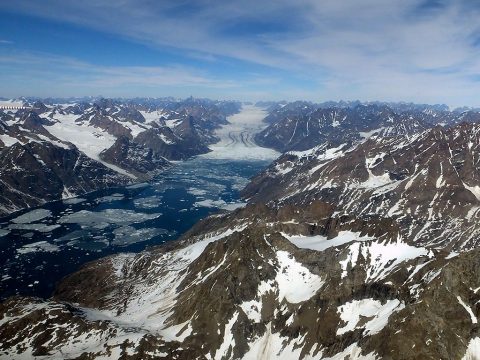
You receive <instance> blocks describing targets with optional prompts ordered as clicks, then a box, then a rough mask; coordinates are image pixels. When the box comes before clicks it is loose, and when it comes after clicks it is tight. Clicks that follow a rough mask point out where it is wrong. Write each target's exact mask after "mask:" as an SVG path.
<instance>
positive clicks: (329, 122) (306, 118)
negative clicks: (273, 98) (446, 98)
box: [255, 101, 480, 152]
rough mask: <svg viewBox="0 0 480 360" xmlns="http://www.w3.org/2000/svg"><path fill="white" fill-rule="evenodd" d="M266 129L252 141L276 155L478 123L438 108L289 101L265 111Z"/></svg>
mask: <svg viewBox="0 0 480 360" xmlns="http://www.w3.org/2000/svg"><path fill="white" fill-rule="evenodd" d="M266 121H267V122H269V123H270V124H271V125H270V126H269V127H268V128H266V129H265V130H264V131H262V132H261V133H259V134H258V135H257V136H256V139H255V140H256V141H257V143H258V144H260V145H263V146H265V147H271V148H274V149H276V150H278V151H281V152H285V151H291V150H297V151H301V150H307V149H310V148H312V147H314V146H317V145H320V144H322V143H324V142H326V141H329V142H330V143H334V144H336V145H340V144H343V143H345V142H347V141H359V140H361V139H362V138H366V137H368V136H370V135H372V134H374V133H382V134H383V135H387V136H391V135H409V134H414V133H417V132H419V131H422V130H424V129H427V128H431V127H433V126H435V125H442V126H453V125H456V124H459V123H461V122H470V123H478V122H480V112H479V111H476V110H463V111H449V110H448V109H445V108H444V107H442V106H427V105H423V106H422V105H416V106H415V105H414V104H403V103H398V104H395V103H389V104H386V103H367V104H362V103H358V102H354V103H344V102H340V103H330V102H329V103H322V104H312V103H308V102H300V101H299V102H293V103H288V104H277V105H274V106H271V107H270V112H269V115H268V116H267V118H266Z"/></svg>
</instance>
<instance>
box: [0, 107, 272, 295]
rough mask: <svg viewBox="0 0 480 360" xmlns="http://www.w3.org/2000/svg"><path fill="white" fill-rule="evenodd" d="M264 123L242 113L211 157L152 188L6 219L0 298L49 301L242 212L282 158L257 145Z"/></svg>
mask: <svg viewBox="0 0 480 360" xmlns="http://www.w3.org/2000/svg"><path fill="white" fill-rule="evenodd" d="M264 116H265V113H264V112H263V111H262V110H261V109H258V108H256V107H254V106H244V108H243V110H242V111H241V112H240V113H239V114H236V115H234V116H232V117H231V118H229V120H230V122H231V124H230V125H227V126H225V127H223V128H222V129H220V130H219V131H218V136H219V137H220V139H221V140H220V142H219V143H218V144H215V145H214V146H212V150H213V151H212V152H211V153H209V154H206V155H202V156H198V157H196V158H194V159H191V160H188V161H184V162H179V163H176V164H174V166H172V167H171V168H169V169H168V170H167V171H165V172H164V173H163V174H162V175H161V176H158V177H157V178H156V179H155V180H154V181H152V182H150V183H145V184H137V185H133V186H129V187H126V188H117V189H109V190H102V191H97V192H94V193H90V194H87V195H84V196H81V197H79V198H73V199H67V200H63V201H57V202H52V203H48V204H45V205H44V206H41V207H39V208H35V209H28V210H24V211H22V212H18V213H15V214H13V215H12V216H9V217H7V218H3V219H0V254H1V257H0V274H1V278H0V298H6V297H8V296H12V295H16V294H19V295H31V296H39V297H44V298H45V297H49V296H50V295H51V293H52V291H53V289H54V287H55V284H56V283H57V282H58V281H59V280H60V279H62V278H63V277H64V276H65V275H67V274H69V273H72V272H74V271H76V270H77V269H78V268H79V267H80V266H81V265H82V264H84V263H86V262H88V261H92V260H95V259H98V258H100V257H104V256H107V255H111V254H115V253H119V252H139V251H142V250H144V249H145V248H147V247H149V246H154V245H158V244H162V243H164V242H166V241H171V240H174V239H177V238H178V237H179V236H180V235H181V234H183V233H184V232H185V231H187V230H188V229H189V228H190V227H191V226H192V225H193V224H195V223H196V222H197V221H198V220H200V219H202V218H204V217H206V216H208V215H209V214H211V213H214V212H217V211H219V210H221V209H225V210H231V209H234V208H235V207H238V206H241V205H242V203H241V200H240V199H239V191H240V190H241V189H242V188H243V187H244V186H245V185H246V184H247V183H248V180H249V178H251V177H252V176H253V175H255V174H256V173H258V172H259V171H261V170H262V169H263V168H265V167H266V166H267V165H268V164H269V163H270V162H271V161H272V159H274V158H275V157H276V156H278V153H276V152H275V151H272V150H269V149H264V148H260V147H258V146H256V144H255V143H254V141H253V135H254V134H255V133H256V132H258V131H259V130H261V128H262V127H264V126H265V125H264V124H262V123H261V120H262V119H263V117H264Z"/></svg>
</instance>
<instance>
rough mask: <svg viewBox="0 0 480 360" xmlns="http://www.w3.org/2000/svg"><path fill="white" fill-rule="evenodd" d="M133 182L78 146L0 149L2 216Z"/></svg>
mask: <svg viewBox="0 0 480 360" xmlns="http://www.w3.org/2000/svg"><path fill="white" fill-rule="evenodd" d="M131 181H132V179H131V178H129V177H127V176H124V175H121V174H118V173H117V172H115V171H113V170H111V169H109V168H107V167H106V166H105V165H103V164H101V163H99V162H97V161H94V160H92V159H90V158H89V157H87V156H85V155H84V154H83V153H81V152H80V151H78V149H76V148H75V147H71V148H69V147H61V146H56V145H54V144H52V143H51V142H48V141H47V142H28V143H26V144H21V143H19V142H17V143H14V144H13V145H11V146H9V147H6V148H4V149H2V150H0V183H1V185H2V186H1V187H0V204H1V206H0V215H7V214H10V213H11V212H13V211H16V210H19V209H21V208H26V207H31V206H37V205H40V204H43V203H45V202H47V201H53V200H58V199H62V198H65V197H71V196H75V195H79V194H83V193H85V192H89V191H94V190H97V189H103V188H108V187H112V186H117V185H126V184H128V183H130V182H131Z"/></svg>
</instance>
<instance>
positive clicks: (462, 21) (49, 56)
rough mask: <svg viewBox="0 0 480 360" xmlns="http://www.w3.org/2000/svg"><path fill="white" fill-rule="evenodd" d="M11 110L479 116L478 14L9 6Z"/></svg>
mask: <svg viewBox="0 0 480 360" xmlns="http://www.w3.org/2000/svg"><path fill="white" fill-rule="evenodd" d="M0 13H1V19H2V21H1V22H0V96H5V97H15V96H21V95H26V96H42V97H46V96H83V95H103V96H109V97H110V96H122V97H134V96H154V97H160V96H178V97H186V96H190V95H193V96H197V97H211V98H221V99H240V100H260V99H261V100H269V99H277V100H280V99H286V100H295V99H305V100H312V101H325V100H340V99H345V100H354V99H359V100H363V101H368V100H386V101H414V102H426V103H446V104H448V105H451V106H460V105H471V106H480V96H479V95H480V56H479V55H480V22H478V18H479V15H480V14H479V13H480V2H479V1H476V0H457V1H444V0H427V1H424V0H402V1H400V0H399V1H385V0H296V1H290V0H288V1H287V0H276V1H268V2H267V1H258V0H255V1H253V0H244V1H230V0H223V1H212V0H198V1H182V0H177V1H161V0H160V1H155V0H117V1H107V0H96V1H93V0H85V1H69V0H43V1H35V0H30V1H27V0H16V1H2V2H0Z"/></svg>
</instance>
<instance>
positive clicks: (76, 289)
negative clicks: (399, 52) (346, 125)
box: [0, 124, 480, 360]
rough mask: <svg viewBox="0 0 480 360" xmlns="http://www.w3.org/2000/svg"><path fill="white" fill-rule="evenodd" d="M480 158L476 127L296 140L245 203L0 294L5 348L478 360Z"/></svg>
mask: <svg viewBox="0 0 480 360" xmlns="http://www.w3.org/2000/svg"><path fill="white" fill-rule="evenodd" d="M347 140H348V139H347ZM479 159H480V126H479V125H477V124H461V125H456V126H453V127H449V128H443V127H439V126H438V127H434V128H431V129H425V130H422V131H420V132H415V133H414V134H407V133H402V134H401V135H398V134H396V133H393V132H387V133H380V134H377V135H371V136H369V137H368V138H366V139H363V140H359V141H350V140H348V141H346V142H345V143H344V144H340V145H338V144H336V142H333V143H328V142H324V143H322V144H321V145H319V146H317V147H315V148H313V149H310V150H308V151H302V152H290V153H287V154H285V155H284V156H282V157H281V158H280V159H278V160H277V161H276V162H274V163H273V164H272V166H271V167H270V168H269V169H267V170H266V171H265V172H264V173H262V174H260V175H258V176H257V177H256V178H255V179H253V181H252V183H251V184H250V185H249V186H248V187H247V188H246V189H245V191H244V194H245V196H246V197H248V198H249V201H248V205H247V206H246V207H245V208H241V209H237V210H235V211H233V212H231V213H226V214H217V215H214V216H211V217H209V218H207V219H205V220H203V221H201V222H200V223H198V224H197V225H196V226H195V227H194V228H192V229H191V230H190V231H189V232H188V233H187V234H185V235H184V236H183V237H182V238H181V239H180V240H179V241H177V242H173V243H168V244H166V245H164V246H160V247H157V248H154V249H151V250H148V251H145V252H142V253H140V254H121V255H116V256H112V257H108V258H105V259H102V260H100V261H96V262H93V263H90V264H88V265H86V266H85V267H84V268H82V269H81V270H80V271H79V272H77V273H75V274H72V275H71V276H69V277H67V278H66V279H64V281H63V282H62V283H61V284H59V286H58V287H57V290H56V293H55V295H54V297H53V298H52V299H50V300H48V301H42V300H38V299H29V298H12V299H10V300H8V301H7V302H5V303H3V304H1V305H0V337H1V338H2V342H1V343H0V351H1V352H0V354H1V355H2V356H5V357H15V356H24V357H28V356H43V358H45V359H54V358H132V359H134V358H141V359H155V358H165V359H345V358H348V359H465V360H467V359H476V358H478V355H479V347H480V334H479V325H478V317H479V316H480V283H479V282H480V250H479V247H478V241H479V240H478V234H479V230H480V226H479V225H478V221H477V215H478V212H479V210H480V195H479V194H480V190H479V189H480V166H479Z"/></svg>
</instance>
